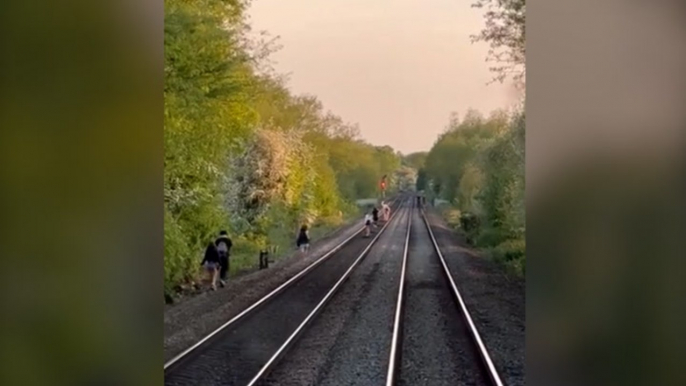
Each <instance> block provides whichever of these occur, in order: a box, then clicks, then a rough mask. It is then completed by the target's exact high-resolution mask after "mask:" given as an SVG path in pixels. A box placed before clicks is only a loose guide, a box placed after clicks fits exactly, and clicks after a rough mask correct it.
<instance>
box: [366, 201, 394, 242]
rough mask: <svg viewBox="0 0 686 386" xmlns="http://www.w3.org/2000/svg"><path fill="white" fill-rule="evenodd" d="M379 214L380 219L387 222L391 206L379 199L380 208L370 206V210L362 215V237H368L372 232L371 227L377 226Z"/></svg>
mask: <svg viewBox="0 0 686 386" xmlns="http://www.w3.org/2000/svg"><path fill="white" fill-rule="evenodd" d="M379 214H381V220H382V221H383V222H387V221H388V219H389V218H390V217H391V207H390V206H388V204H386V202H385V201H381V210H379V208H377V207H376V205H374V206H372V208H371V210H370V211H369V212H368V213H367V214H365V216H364V237H369V236H370V235H371V233H372V227H374V228H378V226H379V225H378V224H379Z"/></svg>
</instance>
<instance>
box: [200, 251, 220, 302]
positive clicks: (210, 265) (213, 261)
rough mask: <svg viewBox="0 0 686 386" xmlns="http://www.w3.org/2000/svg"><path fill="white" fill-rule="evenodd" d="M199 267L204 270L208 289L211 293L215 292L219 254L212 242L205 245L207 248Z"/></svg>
mask: <svg viewBox="0 0 686 386" xmlns="http://www.w3.org/2000/svg"><path fill="white" fill-rule="evenodd" d="M200 265H201V266H202V267H203V268H205V272H207V278H208V279H209V281H210V288H212V291H214V290H216V289H217V284H216V283H217V276H219V270H220V268H221V264H220V263H219V252H218V251H217V247H216V246H215V245H214V243H213V242H210V243H209V244H208V245H207V248H206V249H205V258H204V259H202V262H201V263H200Z"/></svg>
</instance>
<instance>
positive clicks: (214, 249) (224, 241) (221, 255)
mask: <svg viewBox="0 0 686 386" xmlns="http://www.w3.org/2000/svg"><path fill="white" fill-rule="evenodd" d="M390 217H391V207H390V206H388V204H387V203H386V202H384V201H381V205H380V208H377V206H376V205H374V206H372V208H371V210H370V211H369V212H367V213H366V214H365V218H364V237H369V236H370V234H371V231H372V229H371V228H372V227H374V228H377V227H378V223H379V220H382V221H384V222H387V221H388V219H389V218H390ZM295 245H296V247H297V248H298V250H299V251H300V252H301V253H302V254H307V252H308V251H309V249H310V234H309V231H308V227H307V225H303V226H302V227H300V230H299V231H298V235H297V237H296V241H295ZM232 247H233V242H232V241H231V239H230V238H229V235H228V233H227V232H226V231H221V232H219V237H218V238H217V239H216V240H214V241H211V242H210V243H209V244H208V245H207V248H206V249H205V256H204V258H203V260H202V262H201V263H200V265H201V266H202V267H203V268H204V269H205V272H206V273H207V280H208V281H209V282H210V288H211V289H212V291H215V290H216V289H217V281H219V285H220V286H221V287H222V288H223V287H224V286H225V285H226V280H227V276H228V272H229V257H230V255H231V248H232Z"/></svg>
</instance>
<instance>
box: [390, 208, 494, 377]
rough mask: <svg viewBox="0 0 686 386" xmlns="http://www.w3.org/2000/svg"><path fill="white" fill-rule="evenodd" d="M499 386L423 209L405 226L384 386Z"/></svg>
mask: <svg viewBox="0 0 686 386" xmlns="http://www.w3.org/2000/svg"><path fill="white" fill-rule="evenodd" d="M394 385H493V386H503V382H502V380H501V377H500V375H499V374H498V371H497V369H496V367H495V365H494V364H493V361H492V359H491V357H490V355H489V353H488V350H487V348H486V346H485V345H484V343H483V341H482V339H481V336H480V334H479V332H478V330H477V328H476V325H475V324H474V322H473V320H472V317H471V315H470V313H469V310H468V309H467V307H466V305H465V302H464V300H463V298H462V295H461V294H460V291H459V289H458V287H457V285H456V283H455V280H454V279H453V274H452V273H451V272H450V269H449V268H448V265H447V264H446V261H445V258H444V257H443V254H442V253H441V250H440V248H439V246H438V243H437V241H436V238H435V237H434V234H433V231H432V230H431V226H430V225H429V222H428V220H427V218H426V216H425V215H424V212H423V210H422V209H418V210H416V211H414V213H413V214H412V216H411V218H410V221H408V224H407V235H406V238H405V250H404V254H403V262H402V268H401V272H400V285H399V288H398V296H397V303H396V312H395V318H394V324H393V338H392V341H391V347H390V355H389V360H388V371H387V376H386V386H394Z"/></svg>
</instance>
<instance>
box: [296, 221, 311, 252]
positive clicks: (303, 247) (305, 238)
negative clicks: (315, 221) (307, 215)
mask: <svg viewBox="0 0 686 386" xmlns="http://www.w3.org/2000/svg"><path fill="white" fill-rule="evenodd" d="M295 244H296V245H297V247H298V248H299V249H300V252H302V253H305V254H306V253H307V251H309V250H310V234H309V233H308V231H307V225H305V224H303V226H301V227H300V232H298V239H297V240H296V241H295Z"/></svg>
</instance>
